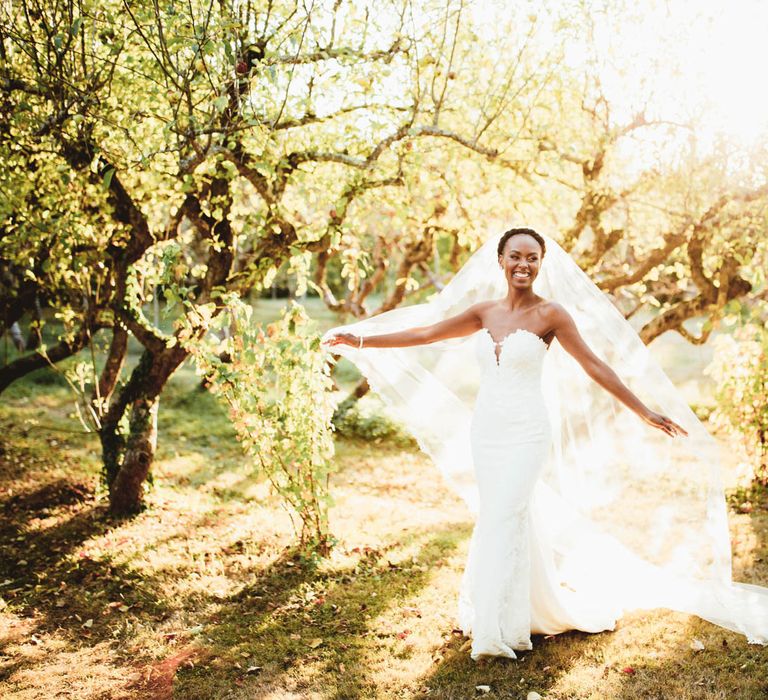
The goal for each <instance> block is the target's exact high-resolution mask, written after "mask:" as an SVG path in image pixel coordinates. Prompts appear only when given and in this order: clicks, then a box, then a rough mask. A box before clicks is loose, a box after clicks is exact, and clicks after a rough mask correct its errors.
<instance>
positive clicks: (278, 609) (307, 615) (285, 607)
mask: <svg viewBox="0 0 768 700" xmlns="http://www.w3.org/2000/svg"><path fill="white" fill-rule="evenodd" d="M423 540H424V541H423V543H422V544H421V547H420V550H419V554H418V557H417V558H418V560H419V562H421V565H420V566H418V567H412V566H410V565H403V566H401V565H395V564H392V563H390V562H389V560H388V559H387V557H386V552H385V551H382V550H375V549H369V548H365V549H364V550H363V551H361V553H360V557H359V559H358V561H357V563H356V565H355V566H354V567H348V568H345V569H337V570H332V571H323V570H321V569H318V568H316V567H314V566H312V565H311V564H308V563H306V562H302V560H301V558H300V557H299V556H298V553H297V552H296V551H294V550H286V551H285V552H284V554H283V555H282V556H280V557H279V558H278V559H276V560H275V561H273V562H272V563H271V564H270V566H269V567H268V568H266V569H265V570H264V571H263V572H262V573H261V575H260V576H259V577H258V578H257V579H256V580H255V581H254V582H253V583H252V584H250V585H249V586H247V587H245V588H243V589H242V590H241V591H240V592H239V593H238V594H237V595H236V596H233V597H231V598H229V599H227V600H225V601H221V607H220V610H219V611H218V612H217V613H215V614H214V615H213V616H211V618H210V619H209V622H208V624H207V625H206V628H209V629H207V631H206V632H205V633H204V637H205V639H206V640H207V641H208V643H209V644H210V646H209V648H208V649H207V652H208V653H207V657H208V658H207V663H206V664H205V665H201V666H198V667H196V668H194V669H181V670H180V671H179V675H178V676H177V678H176V686H175V695H176V697H183V698H185V699H189V700H193V699H194V700H213V699H214V698H219V697H224V695H225V694H226V693H227V692H229V691H230V690H232V687H233V685H234V686H239V687H241V688H243V692H244V693H246V694H245V695H244V696H243V697H261V696H252V695H248V694H247V693H248V692H255V691H256V690H257V689H260V690H261V691H262V692H267V691H268V689H270V688H273V689H274V690H275V692H278V693H279V692H281V691H283V690H285V688H286V686H288V685H296V692H297V697H301V696H302V691H307V690H308V687H304V686H303V684H304V683H307V682H309V683H313V685H316V684H317V682H318V681H317V679H318V678H319V677H322V686H323V687H322V692H323V696H324V697H328V698H337V699H338V700H342V699H345V700H354V699H355V698H361V697H371V696H372V695H373V694H374V693H375V691H376V688H375V685H374V683H373V682H372V681H371V680H370V679H368V678H367V677H366V669H365V667H364V665H363V662H364V657H365V652H366V649H367V648H368V647H370V645H371V642H370V641H368V639H369V638H370V637H371V636H374V635H375V633H374V632H373V631H372V630H371V629H370V623H371V620H373V619H375V618H376V617H377V616H379V615H380V614H382V613H384V612H385V611H386V610H387V609H388V608H389V607H390V606H391V605H392V604H393V603H395V602H396V601H397V600H398V599H400V598H405V597H409V596H412V595H413V594H414V593H415V592H417V591H418V590H420V589H422V588H423V587H424V586H426V585H427V583H428V581H429V577H430V571H431V568H430V565H431V564H434V562H436V561H437V560H439V559H441V558H443V557H445V556H446V554H448V553H449V552H450V551H451V550H453V549H454V548H455V546H456V542H457V532H456V528H455V527H450V528H444V529H438V530H430V531H429V532H428V533H427V532H425V533H423ZM389 636H391V637H392V638H393V641H394V634H393V635H382V637H384V638H386V637H389ZM382 643H385V644H386V643H387V641H386V639H383V640H382ZM235 664H239V666H240V668H238V667H237V666H236V665H235ZM310 664H312V665H313V668H312V671H311V673H310V679H309V681H308V680H307V678H306V677H305V678H303V679H302V678H300V677H297V676H296V675H294V677H293V678H290V679H289V678H288V677H289V676H291V675H292V673H293V672H297V671H298V672H300V671H301V670H302V666H304V665H310ZM249 669H250V670H249ZM298 675H301V674H300V673H299V674H298ZM312 679H314V681H313V680H312ZM313 689H314V690H316V691H319V690H320V688H317V687H314V688H313Z"/></svg>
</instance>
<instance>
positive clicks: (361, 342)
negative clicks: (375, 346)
mask: <svg viewBox="0 0 768 700" xmlns="http://www.w3.org/2000/svg"><path fill="white" fill-rule="evenodd" d="M357 349H358V350H362V349H363V336H362V335H361V336H360V345H358V346H357Z"/></svg>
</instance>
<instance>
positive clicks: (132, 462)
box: [100, 345, 188, 516]
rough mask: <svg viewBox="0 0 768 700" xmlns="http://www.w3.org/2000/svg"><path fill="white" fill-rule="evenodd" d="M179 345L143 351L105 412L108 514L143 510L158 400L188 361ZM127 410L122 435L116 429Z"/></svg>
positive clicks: (154, 442) (103, 438)
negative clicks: (126, 419) (126, 380)
mask: <svg viewBox="0 0 768 700" xmlns="http://www.w3.org/2000/svg"><path fill="white" fill-rule="evenodd" d="M187 356H188V352H187V351H186V350H184V349H183V348H182V347H180V346H179V345H175V346H173V347H172V348H167V349H165V350H163V351H162V352H160V353H155V352H152V351H150V350H145V351H144V353H143V354H142V356H141V358H140V359H139V363H138V364H137V365H136V367H135V368H134V370H133V372H132V373H131V377H130V379H129V380H128V383H127V384H126V385H125V386H124V387H123V389H122V391H121V392H120V394H119V395H118V397H117V399H116V400H115V401H114V402H113V403H112V405H111V406H110V407H109V410H108V411H107V413H106V415H105V417H104V421H103V423H102V427H101V431H100V438H101V449H102V461H103V464H104V476H105V480H106V482H107V487H108V489H109V505H110V512H111V513H112V514H113V515H117V516H126V515H133V514H135V513H138V512H140V511H141V510H142V509H143V508H144V493H143V485H144V481H146V479H147V476H149V472H150V469H151V468H152V462H153V460H154V456H155V446H156V445H157V428H156V416H157V410H158V400H159V397H160V394H161V393H162V391H163V389H164V388H165V385H166V383H167V382H168V379H169V378H170V377H171V375H172V374H173V373H174V372H175V371H176V369H177V368H178V367H179V365H180V364H181V363H182V362H184V360H185V359H186V358H187ZM127 410H130V417H129V428H128V434H127V436H126V435H125V434H123V432H122V431H121V429H120V422H121V420H122V418H123V416H124V415H125V412H126V411H127Z"/></svg>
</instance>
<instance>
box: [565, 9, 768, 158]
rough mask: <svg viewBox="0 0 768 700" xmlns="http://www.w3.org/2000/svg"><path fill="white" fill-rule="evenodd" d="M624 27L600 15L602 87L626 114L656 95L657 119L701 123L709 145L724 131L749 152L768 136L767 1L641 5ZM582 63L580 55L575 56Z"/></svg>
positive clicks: (597, 36) (653, 103)
mask: <svg viewBox="0 0 768 700" xmlns="http://www.w3.org/2000/svg"><path fill="white" fill-rule="evenodd" d="M638 7H639V8H641V9H640V10H638V11H637V15H636V16H635V17H634V18H633V19H634V21H627V22H624V23H622V24H620V25H619V26H618V27H617V26H616V23H615V22H612V21H610V20H606V19H605V18H604V17H601V16H600V15H595V16H594V19H595V25H596V26H595V34H594V37H595V38H594V46H595V49H596V51H597V54H598V56H600V57H601V58H603V59H604V61H605V68H604V71H605V72H604V76H603V79H604V87H605V89H606V91H607V92H609V95H610V97H611V101H612V102H614V103H615V104H616V105H617V106H620V107H623V108H625V109H627V110H628V111H631V110H632V109H634V108H636V107H637V106H638V105H639V104H641V103H642V101H643V100H644V98H645V97H646V96H648V95H650V96H651V99H650V102H649V106H650V110H651V111H652V112H655V113H656V115H657V116H660V117H664V118H669V119H674V120H680V121H686V120H689V119H690V118H692V117H693V118H695V119H696V122H697V127H698V128H697V134H698V135H699V136H700V137H701V138H702V139H703V140H704V141H705V142H706V141H707V140H711V139H712V138H713V137H714V136H715V134H717V133H718V132H721V133H723V134H726V135H728V136H729V137H730V139H733V140H735V141H737V142H738V143H739V144H740V145H741V146H746V147H749V146H750V145H752V144H754V143H755V141H756V140H757V139H758V138H760V137H761V136H763V137H765V136H767V135H768V90H766V88H765V85H766V80H765V70H766V68H768V2H766V0H731V1H730V2H728V1H727V0H721V1H713V0H704V1H700V2H693V1H689V0H667V2H660V1H658V0H657V1H656V2H648V1H647V0H646V1H645V2H643V3H639V4H638ZM571 58H572V59H574V60H577V61H578V60H579V52H578V51H576V52H574V54H573V55H572V56H571Z"/></svg>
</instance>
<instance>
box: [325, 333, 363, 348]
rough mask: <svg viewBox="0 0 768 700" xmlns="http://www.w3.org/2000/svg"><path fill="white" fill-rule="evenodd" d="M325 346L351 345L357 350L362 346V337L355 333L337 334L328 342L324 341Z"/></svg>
mask: <svg viewBox="0 0 768 700" xmlns="http://www.w3.org/2000/svg"><path fill="white" fill-rule="evenodd" d="M323 344H324V345H351V346H352V347H354V348H356V347H358V346H359V345H360V337H359V336H356V335H355V334H354V333H336V334H335V335H332V336H331V337H330V338H328V339H327V340H324V341H323Z"/></svg>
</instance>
